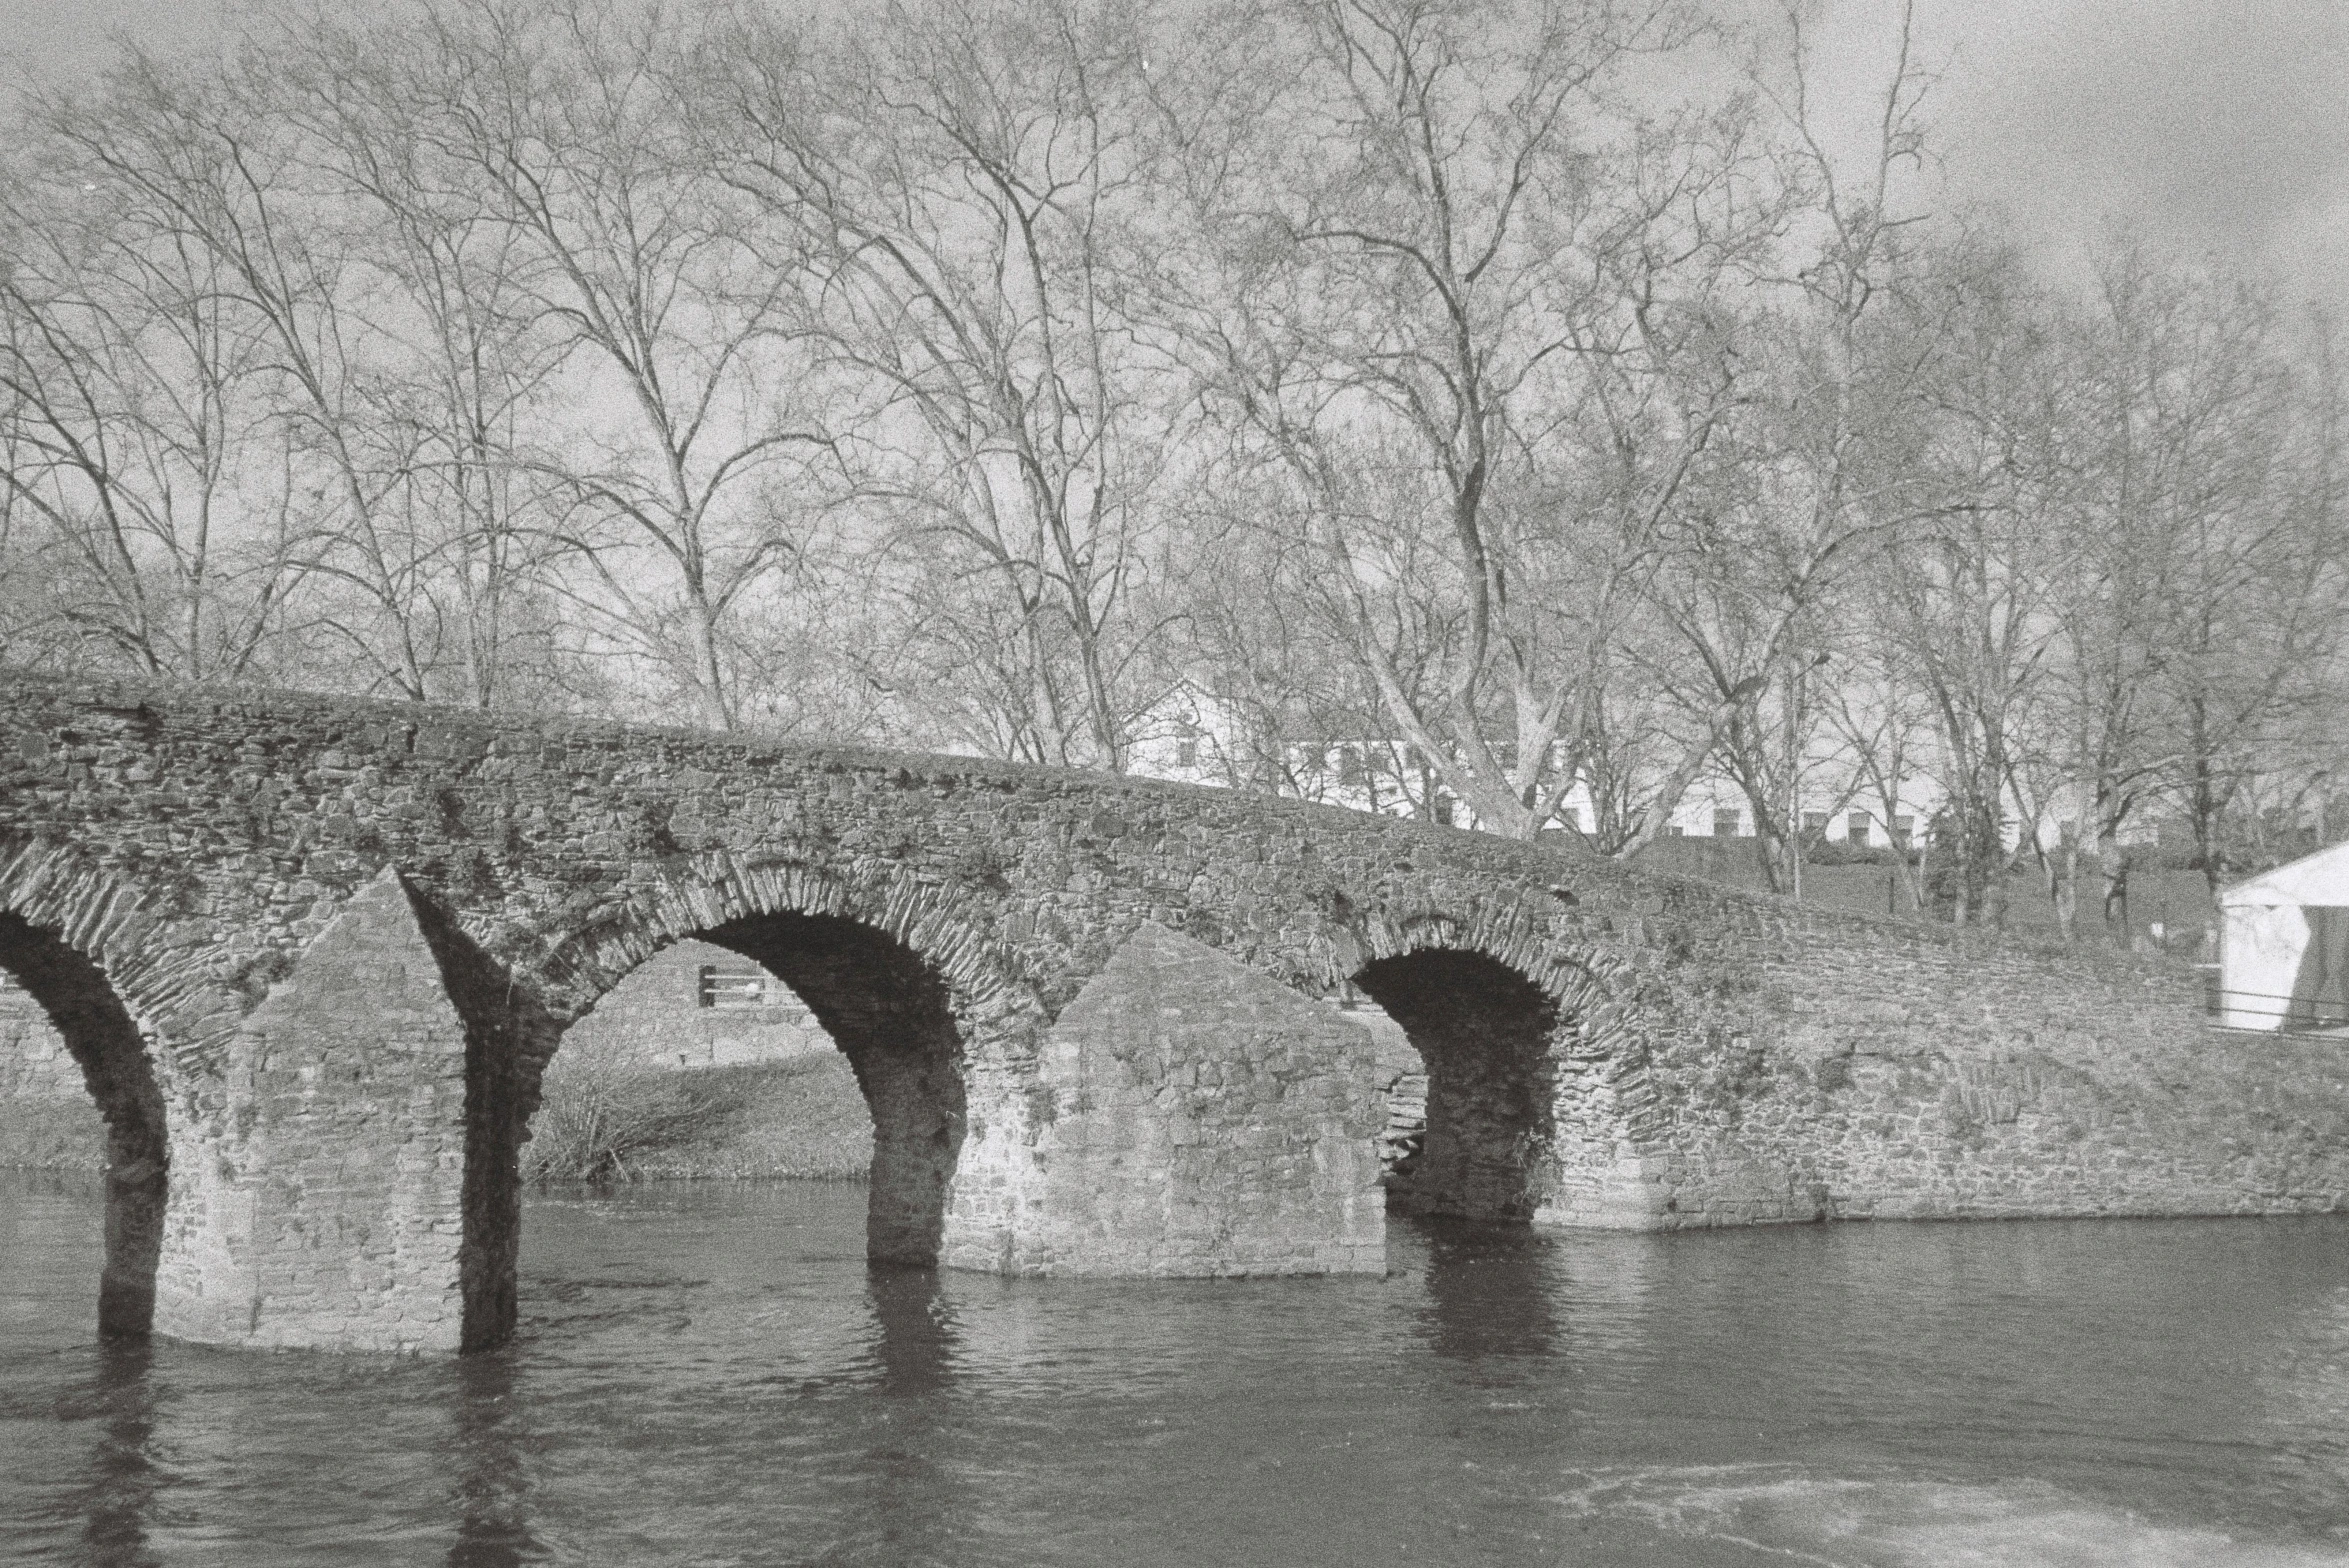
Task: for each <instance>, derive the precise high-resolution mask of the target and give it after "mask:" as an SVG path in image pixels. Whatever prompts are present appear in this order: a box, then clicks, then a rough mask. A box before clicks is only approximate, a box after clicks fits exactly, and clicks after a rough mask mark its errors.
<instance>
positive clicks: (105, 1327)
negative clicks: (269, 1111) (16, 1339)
mask: <svg viewBox="0 0 2349 1568" xmlns="http://www.w3.org/2000/svg"><path fill="white" fill-rule="evenodd" d="M0 968H5V969H6V970H7V971H8V972H9V973H10V974H11V975H13V976H14V977H15V978H16V980H17V982H18V983H19V984H21V985H22V986H23V987H24V988H25V990H26V991H27V992H28V993H29V994H30V995H31V996H32V998H33V1000H34V1001H35V1002H37V1003H39V1004H40V1007H41V1010H42V1012H43V1013H45V1014H46V1015H47V1016H48V1019H49V1022H50V1023H51V1025H53V1026H54V1027H55V1028H56V1030H57V1033H58V1035H59V1036H60V1037H61V1038H62V1039H63V1040H64V1042H65V1048H66V1050H67V1051H68V1052H70V1053H71V1054H72V1056H73V1059H74V1062H75V1063H76V1065H78V1066H79V1067H80V1068H81V1071H82V1080H83V1082H84V1083H86V1084H87V1085H88V1086H89V1090H90V1095H91V1098H92V1099H94V1100H95V1101H96V1102H97V1104H98V1111H99V1114H100V1115H101V1116H103V1117H104V1118H105V1122H106V1262H105V1267H104V1270H103V1272H102V1273H101V1274H100V1276H99V1283H98V1335H99V1337H100V1338H101V1339H107V1340H143V1339H145V1338H146V1337H147V1336H148V1335H149V1333H150V1332H151V1331H152V1330H153V1327H154V1321H155V1268H156V1264H157V1262H158V1261H159V1259H160V1258H161V1255H162V1249H163V1210H164V1200H165V1195H166V1191H167V1183H168V1171H169V1167H170V1146H169V1143H168V1141H167V1137H166V1132H165V1122H164V1109H163V1094H162V1091H161V1089H160V1088H159V1087H158V1086H157V1084H156V1081H155V1072H154V1066H153V1063H152V1061H151V1060H150V1059H149V1056H148V1052H147V1046H146V1041H145V1040H144V1038H143V1037H142V1036H141V1034H140V1032H139V1027H138V1025H137V1024H136V1023H134V1022H133V1021H132V1019H131V1016H130V1012H129V1010H128V1009H127V1008H125V1007H124V1006H123V1003H122V999H121V998H120V997H119V996H117V995H116V994H115V990H114V987H113V985H112V984H111V983H110V982H109V981H108V980H107V978H106V975H105V972H104V971H103V970H101V969H100V968H99V967H98V966H97V964H95V963H93V962H92V961H91V960H90V959H89V958H87V957H86V956H84V955H83V954H82V953H80V952H78V951H76V950H75V949H74V948H72V947H70V946H68V945H67V944H66V943H65V942H64V941H63V940H62V939H60V938H59V937H58V936H56V935H55V934H54V933H52V932H50V931H48V930H46V929H44V928H43V927H41V926H37V925H35V924H33V923H32V922H31V921H29V920H26V919H25V918H24V917H23V916H21V915H18V914H15V913H13V912H10V911H6V910H0Z"/></svg>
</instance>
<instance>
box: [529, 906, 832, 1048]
mask: <svg viewBox="0 0 2349 1568" xmlns="http://www.w3.org/2000/svg"><path fill="white" fill-rule="evenodd" d="M705 967H714V968H717V969H719V970H721V971H724V972H726V973H729V974H748V975H755V976H758V977H760V978H762V979H763V980H764V981H765V993H764V998H763V1004H762V1005H760V1006H757V1007H704V1006H703V1005H702V1003H701V971H702V970H703V969H704V968H705ZM831 1049H833V1045H832V1041H831V1038H830V1037H829V1036H828V1035H826V1034H825V1033H824V1030H823V1026H822V1025H821V1024H818V1023H817V1022H816V1020H815V1015H814V1014H812V1013H810V1012H809V1011H808V1008H807V1004H806V1003H805V1002H802V1001H801V1000H800V999H799V998H798V997H797V996H795V995H793V994H792V992H791V988H790V987H788V986H786V985H785V984H784V983H783V982H782V981H781V980H779V979H777V978H776V977H775V976H774V975H772V974H769V973H768V972H767V971H766V970H765V969H763V968H761V967H760V966H759V965H757V964H755V963H753V962H751V960H749V959H747V958H745V957H743V956H742V955H741V954H739V953H735V952H730V951H728V950H727V949H725V948H722V947H717V946H714V945H712V944H710V943H708V942H696V941H692V940H690V939H689V940H686V941H682V942H677V943H674V944H672V945H671V946H668V947H665V948H663V949H661V951H659V952H658V953H655V954H654V955H653V956H652V957H650V958H648V959H646V960H645V961H644V963H643V964H641V965H639V966H638V967H637V969H636V970H635V971H634V972H633V973H631V974H630V975H629V976H628V978H627V979H625V980H622V981H621V982H620V983H619V984H618V985H616V986H614V987H612V989H611V990H609V991H606V992H605V993H604V994H603V997H602V999H601V1000H599V1001H598V1002H597V1003H596V1004H595V1011H594V1012H591V1013H589V1014H588V1015H587V1016H586V1017H585V1018H582V1019H580V1020H579V1021H578V1022H577V1023H575V1024H573V1025H572V1026H571V1027H570V1028H569V1029H567V1030H565V1031H564V1034H563V1049H562V1050H561V1051H560V1052H558V1053H557V1054H556V1056H555V1059H554V1062H553V1063H552V1064H550V1069H549V1070H550V1071H555V1072H560V1071H561V1070H562V1065H563V1062H564V1060H565V1058H566V1057H572V1056H578V1055H586V1054H593V1055H595V1056H597V1057H599V1058H601V1059H604V1060H607V1061H610V1062H613V1063H615V1064H623V1065H628V1066H641V1067H734V1066H740V1065H744V1064H748V1063H756V1062H780V1061H788V1060H790V1059H792V1058H793V1057H799V1056H807V1055H810V1054H812V1053H815V1052H820V1051H829V1050H831Z"/></svg>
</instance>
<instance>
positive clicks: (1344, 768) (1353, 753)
mask: <svg viewBox="0 0 2349 1568" xmlns="http://www.w3.org/2000/svg"><path fill="white" fill-rule="evenodd" d="M1338 782H1339V783H1340V784H1345V785H1360V784H1361V782H1362V748H1360V747H1359V746H1340V747H1339V748H1338Z"/></svg>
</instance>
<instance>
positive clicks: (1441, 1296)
mask: <svg viewBox="0 0 2349 1568" xmlns="http://www.w3.org/2000/svg"><path fill="white" fill-rule="evenodd" d="M1417 1228H1419V1229H1421V1230H1422V1232H1423V1233H1424V1235H1425V1236H1426V1242H1427V1314H1426V1315H1427V1319H1428V1322H1429V1324H1430V1326H1431V1328H1432V1330H1433V1332H1432V1334H1431V1336H1430V1341H1431V1344H1432V1345H1433V1348H1434V1350H1435V1353H1436V1354H1437V1355H1439V1356H1443V1357H1446V1358H1449V1359H1453V1360H1460V1361H1487V1360H1498V1359H1501V1358H1506V1357H1526V1356H1546V1355H1548V1354H1549V1353H1550V1351H1551V1349H1552V1347H1553V1346H1554V1345H1555V1344H1556V1342H1557V1337H1558V1323H1557V1319H1556V1317H1555V1316H1554V1314H1553V1312H1552V1304H1551V1300H1550V1292H1549V1291H1548V1290H1547V1289H1545V1288H1544V1286H1545V1283H1546V1282H1545V1280H1544V1277H1543V1276H1544V1271H1545V1267H1546V1265H1547V1263H1548V1260H1549V1257H1550V1254H1551V1250H1552V1249H1551V1248H1550V1246H1549V1245H1548V1244H1547V1243H1546V1242H1545V1241H1544V1239H1543V1238H1542V1236H1541V1235H1540V1233H1538V1232H1536V1231H1535V1230H1533V1229H1532V1228H1531V1227H1529V1226H1523V1225H1497V1224H1493V1225H1480V1224H1470V1223H1465V1222H1458V1221H1454V1222H1448V1223H1447V1222H1436V1223H1433V1224H1429V1223H1426V1222H1422V1223H1421V1225H1420V1226H1419V1227H1417ZM1509 1375H1510V1374H1509V1373H1508V1372H1507V1371H1506V1370H1505V1369H1502V1368H1498V1367H1495V1368H1490V1369H1483V1368H1480V1369H1479V1371H1478V1376H1479V1378H1480V1380H1481V1379H1489V1378H1506V1377H1508V1376H1509Z"/></svg>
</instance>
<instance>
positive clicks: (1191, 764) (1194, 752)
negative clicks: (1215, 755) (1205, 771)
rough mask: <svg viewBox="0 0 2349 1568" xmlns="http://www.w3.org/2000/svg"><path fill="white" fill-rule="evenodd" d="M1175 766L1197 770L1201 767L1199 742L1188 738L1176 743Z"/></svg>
mask: <svg viewBox="0 0 2349 1568" xmlns="http://www.w3.org/2000/svg"><path fill="white" fill-rule="evenodd" d="M1175 766H1176V767H1178V768H1195V767H1197V766H1199V742H1198V741H1196V740H1193V739H1191V738H1190V737H1188V736H1186V737H1185V738H1183V739H1182V740H1178V741H1176V742H1175Z"/></svg>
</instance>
